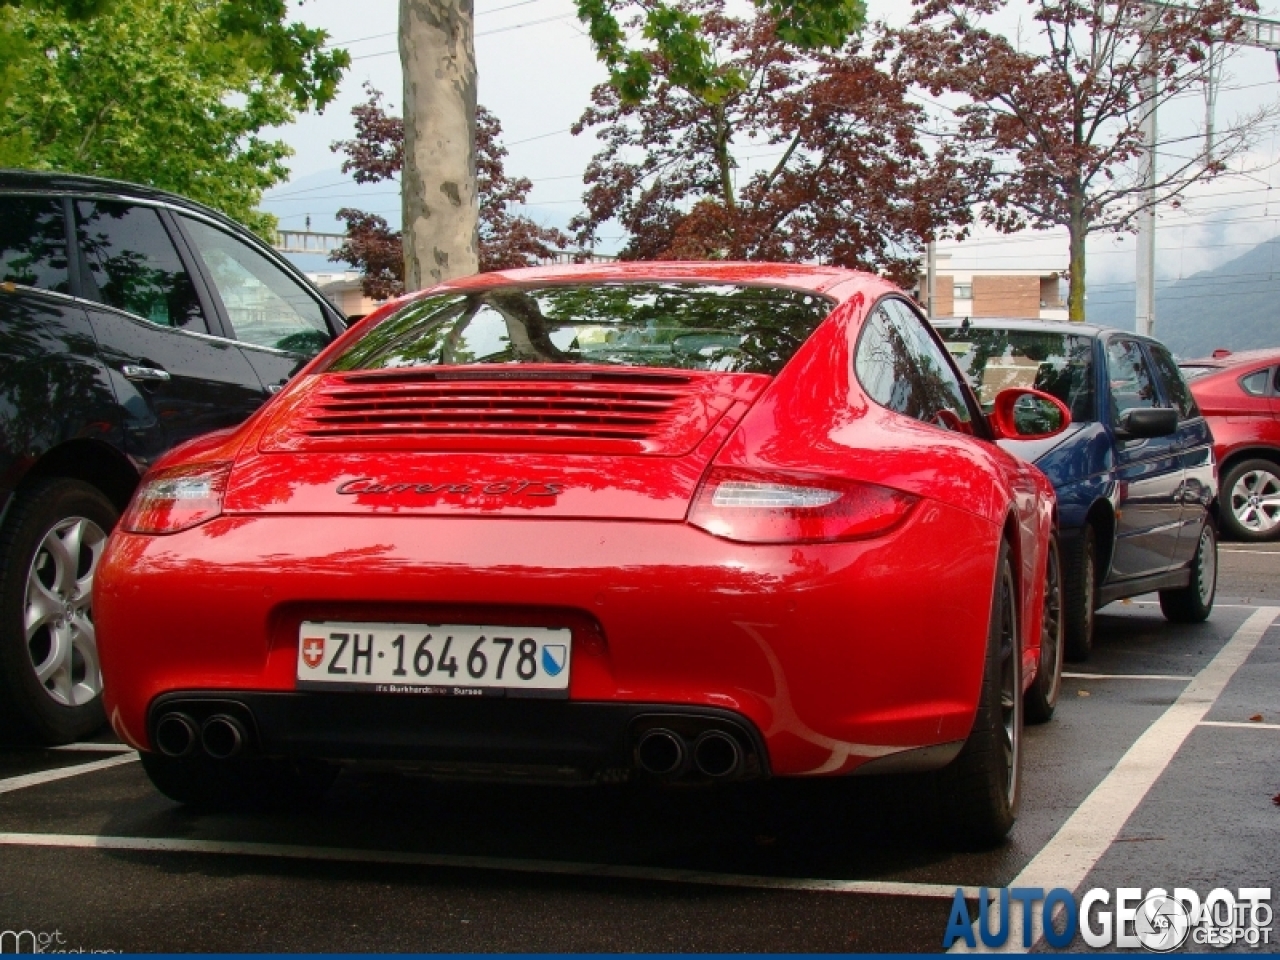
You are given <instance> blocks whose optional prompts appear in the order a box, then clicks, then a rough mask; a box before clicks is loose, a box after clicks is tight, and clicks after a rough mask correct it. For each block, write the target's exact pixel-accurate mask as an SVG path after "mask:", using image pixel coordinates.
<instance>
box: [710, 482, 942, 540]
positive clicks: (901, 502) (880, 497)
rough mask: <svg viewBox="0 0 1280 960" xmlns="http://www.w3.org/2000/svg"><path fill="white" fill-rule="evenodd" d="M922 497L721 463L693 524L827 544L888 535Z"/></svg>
mask: <svg viewBox="0 0 1280 960" xmlns="http://www.w3.org/2000/svg"><path fill="white" fill-rule="evenodd" d="M916 500H917V498H916V497H914V496H912V495H911V494H909V493H902V492H901V491H899V490H891V489H889V488H888V487H881V486H877V485H876V484H873V483H861V482H859V481H856V480H841V479H837V478H833V477H814V476H810V475H807V474H794V473H783V472H778V471H757V470H741V469H736V468H727V467H716V468H714V469H713V470H712V471H711V474H710V476H708V477H707V479H706V480H704V481H703V483H702V489H700V490H699V491H698V495H697V497H696V498H695V499H694V502H693V509H692V510H690V511H689V522H690V523H691V524H693V525H694V526H695V527H700V528H702V529H703V530H706V531H707V532H708V533H710V534H714V535H715V536H717V537H723V538H724V539H726V540H738V541H741V542H743V543H824V542H829V541H834V540H857V539H861V538H863V537H874V536H877V535H879V534H882V533H885V532H887V531H888V530H890V529H891V528H892V527H894V526H896V525H897V524H898V523H899V522H901V521H902V519H903V518H904V517H906V515H907V514H908V513H909V512H910V511H911V508H912V507H913V506H914V505H915V503H916Z"/></svg>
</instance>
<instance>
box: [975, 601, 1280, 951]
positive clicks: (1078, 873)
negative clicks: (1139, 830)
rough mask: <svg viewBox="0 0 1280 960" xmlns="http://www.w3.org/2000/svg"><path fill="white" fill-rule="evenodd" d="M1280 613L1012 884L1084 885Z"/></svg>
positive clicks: (1199, 687)
mask: <svg viewBox="0 0 1280 960" xmlns="http://www.w3.org/2000/svg"><path fill="white" fill-rule="evenodd" d="M1277 616H1280V607H1261V608H1259V609H1258V610H1257V612H1255V613H1254V614H1253V615H1252V616H1251V617H1249V619H1248V620H1246V621H1245V622H1244V623H1243V624H1241V626H1240V629H1238V630H1237V631H1236V632H1235V634H1234V635H1233V636H1232V637H1231V639H1230V640H1228V641H1227V643H1226V645H1225V646H1224V647H1223V648H1222V649H1221V650H1219V651H1218V654H1217V656H1215V657H1214V658H1213V659H1212V660H1211V661H1209V665H1208V666H1206V667H1205V668H1204V669H1203V670H1201V671H1200V673H1198V674H1197V675H1196V677H1195V679H1194V680H1192V681H1191V682H1190V683H1189V684H1187V687H1186V689H1185V690H1183V691H1182V693H1181V694H1180V695H1179V697H1178V699H1177V700H1175V701H1174V703H1173V704H1172V705H1171V706H1170V707H1169V708H1168V709H1167V710H1165V712H1164V713H1163V714H1161V715H1160V718H1159V719H1158V720H1156V722H1155V723H1153V724H1151V726H1149V727H1148V728H1147V729H1146V731H1145V732H1144V733H1143V734H1142V736H1140V737H1138V739H1137V740H1136V741H1135V742H1134V744H1133V746H1131V747H1130V748H1129V750H1128V751H1127V752H1126V753H1125V755H1124V756H1123V757H1121V758H1120V762H1119V763H1117V764H1116V765H1115V767H1113V768H1112V770H1111V772H1110V773H1109V774H1107V776H1106V777H1105V778H1104V779H1103V781H1102V782H1101V783H1099V784H1098V785H1097V786H1096V787H1094V789H1093V792H1092V793H1090V794H1089V796H1087V797H1086V798H1085V800H1084V802H1083V803H1081V804H1080V806H1078V807H1076V810H1075V812H1074V813H1073V814H1072V815H1071V816H1070V817H1069V818H1067V822H1066V823H1064V824H1063V825H1062V826H1061V827H1060V828H1059V829H1058V832H1057V833H1056V834H1054V835H1053V839H1052V840H1050V841H1049V842H1048V843H1047V844H1046V845H1045V846H1044V847H1043V849H1041V851H1040V852H1039V853H1038V854H1036V855H1035V857H1034V858H1033V859H1032V860H1031V862H1030V863H1029V864H1027V865H1026V866H1025V867H1023V869H1022V872H1021V873H1019V874H1018V875H1017V877H1015V878H1014V879H1013V880H1012V881H1010V883H1009V886H1010V887H1042V888H1044V889H1045V890H1050V889H1052V888H1054V887H1065V888H1066V889H1068V890H1075V889H1076V888H1077V887H1079V886H1080V884H1081V883H1082V882H1084V878H1085V877H1086V876H1088V874H1089V871H1090V870H1092V869H1093V866H1094V864H1096V863H1097V862H1098V860H1100V859H1101V858H1102V855H1103V854H1104V853H1106V852H1107V850H1108V848H1110V847H1111V845H1112V844H1113V843H1115V840H1116V837H1117V836H1119V834H1120V831H1121V829H1123V828H1124V825H1125V823H1126V822H1127V821H1128V820H1129V817H1130V816H1131V815H1132V814H1133V812H1134V811H1135V810H1136V809H1137V808H1138V804H1140V803H1141V802H1142V800H1143V798H1144V797H1145V796H1146V795H1147V792H1148V791H1149V790H1150V789H1151V786H1152V785H1153V784H1154V783H1155V782H1156V780H1157V779H1158V778H1159V776H1160V774H1162V773H1163V772H1164V771H1165V768H1166V767H1168V766H1169V763H1170V761H1172V760H1173V758H1174V755H1175V754H1177V752H1178V750H1179V748H1181V746H1182V744H1183V742H1184V741H1185V740H1186V739H1187V737H1188V736H1190V734H1191V731H1192V730H1194V729H1195V728H1196V726H1197V725H1198V724H1199V723H1200V722H1201V721H1202V720H1203V719H1204V715H1205V714H1206V713H1208V712H1209V709H1210V708H1211V707H1212V706H1213V704H1214V701H1216V700H1217V699H1218V697H1219V696H1221V694H1222V691H1223V690H1225V689H1226V686H1227V684H1228V683H1229V682H1230V680H1231V678H1232V677H1233V676H1235V674H1236V671H1237V670H1239V669H1240V665H1241V664H1243V663H1244V662H1245V660H1247V659H1248V658H1249V654H1251V653H1252V652H1253V651H1254V648H1256V647H1257V646H1258V643H1259V642H1260V641H1261V640H1262V636H1263V634H1265V633H1266V632H1267V628H1268V627H1270V626H1271V624H1272V622H1273V621H1274V620H1275V619H1276V617H1277ZM1023 907H1024V904H1023V902H1022V901H1021V900H1014V901H1013V902H1012V903H1011V904H1010V915H1009V924H1010V926H1009V929H1010V930H1022V929H1025V928H1024V927H1023V923H1027V924H1030V925H1031V926H1032V928H1033V937H1032V946H1033V947H1034V945H1035V944H1036V943H1038V942H1039V941H1040V937H1041V936H1042V935H1043V931H1042V930H1041V929H1040V924H1039V923H1038V922H1037V920H1038V918H1039V911H1036V910H1032V911H1031V912H1030V913H1029V914H1024V912H1023ZM950 952H952V953H1024V952H1026V950H1025V948H1024V947H1023V946H1022V938H1021V937H1013V936H1011V937H1009V938H1008V940H1007V941H1006V942H1005V944H1004V946H1003V947H1002V948H997V949H991V948H989V947H986V946H985V945H984V944H983V943H982V939H981V938H977V948H976V949H975V950H970V949H969V948H968V946H967V945H966V944H965V942H964V941H963V940H957V941H956V942H955V943H954V944H953V945H952V947H951V951H950Z"/></svg>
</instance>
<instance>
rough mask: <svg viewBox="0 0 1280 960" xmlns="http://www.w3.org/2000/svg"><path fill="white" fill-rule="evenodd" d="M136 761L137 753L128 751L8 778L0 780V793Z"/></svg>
mask: <svg viewBox="0 0 1280 960" xmlns="http://www.w3.org/2000/svg"><path fill="white" fill-rule="evenodd" d="M137 759H138V755H137V753H135V752H133V751H130V752H129V753H128V754H125V755H122V756H119V757H108V758H107V759H106V760H94V761H93V762H92V763H78V764H76V765H75V766H74V767H59V768H58V769H57V770H44V771H41V772H40V773H26V774H23V775H22V776H20V777H9V778H8V779H7V780H0V793H12V792H13V791H14V790H22V789H25V788H26V787H38V786H40V784H42V783H53V782H54V781H55V780H68V779H70V778H71V777H79V776H82V775H83V774H86V773H95V772H97V771H98V770H106V769H108V768H110V767H118V766H120V765H121V764H122V763H133V762H134V761H135V760H137Z"/></svg>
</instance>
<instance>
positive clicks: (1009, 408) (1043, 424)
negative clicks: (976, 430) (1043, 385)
mask: <svg viewBox="0 0 1280 960" xmlns="http://www.w3.org/2000/svg"><path fill="white" fill-rule="evenodd" d="M987 422H988V423H989V424H990V425H991V429H992V430H993V431H994V432H995V435H996V439H997V440H1044V439H1046V438H1048V437H1056V436H1057V435H1058V434H1060V433H1062V431H1063V430H1065V429H1067V427H1068V426H1069V425H1070V423H1071V411H1070V410H1068V409H1067V405H1066V404H1065V403H1063V402H1062V401H1061V400H1059V399H1058V398H1057V397H1054V396H1051V395H1049V394H1047V393H1045V392H1043V391H1041V390H1033V389H1031V388H1030V387H1010V388H1009V389H1008V390H1001V391H1000V392H999V393H997V394H996V402H995V405H994V406H993V407H992V408H991V413H989V414H988V415H987Z"/></svg>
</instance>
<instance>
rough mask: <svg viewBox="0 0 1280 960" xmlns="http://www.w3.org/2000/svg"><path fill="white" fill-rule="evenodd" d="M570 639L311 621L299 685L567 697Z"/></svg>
mask: <svg viewBox="0 0 1280 960" xmlns="http://www.w3.org/2000/svg"><path fill="white" fill-rule="evenodd" d="M570 636H571V631H569V630H568V629H565V628H555V627H509V626H488V625H474V624H457V623H443V624H441V623H433V624H426V623H334V622H310V621H308V622H304V623H303V624H302V626H301V627H300V628H299V630H298V688H299V689H304V690H305V689H311V690H363V691H368V692H374V693H409V694H413V693H422V694H444V695H457V696H476V695H483V694H486V693H489V694H503V693H505V694H509V695H514V696H542V697H566V696H568V694H569V659H570V658H569V653H570V648H571V642H570Z"/></svg>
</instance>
